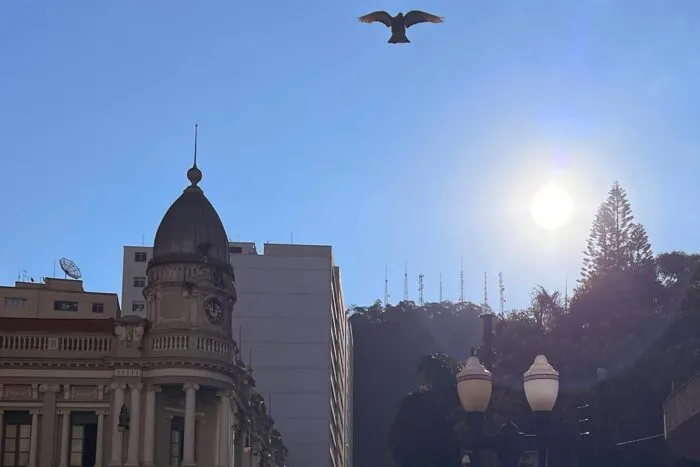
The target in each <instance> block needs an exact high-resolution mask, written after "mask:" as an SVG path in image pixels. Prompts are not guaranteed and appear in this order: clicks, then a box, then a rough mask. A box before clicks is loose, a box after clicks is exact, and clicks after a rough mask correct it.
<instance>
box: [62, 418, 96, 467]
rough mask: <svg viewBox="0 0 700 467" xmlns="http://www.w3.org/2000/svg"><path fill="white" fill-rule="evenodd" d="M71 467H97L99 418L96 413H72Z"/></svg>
mask: <svg viewBox="0 0 700 467" xmlns="http://www.w3.org/2000/svg"><path fill="white" fill-rule="evenodd" d="M70 418H71V427H70V457H69V464H68V465H69V466H70V467H83V466H86V465H95V455H96V449H97V420H96V419H97V416H96V415H95V413H94V412H73V413H71V417H70Z"/></svg>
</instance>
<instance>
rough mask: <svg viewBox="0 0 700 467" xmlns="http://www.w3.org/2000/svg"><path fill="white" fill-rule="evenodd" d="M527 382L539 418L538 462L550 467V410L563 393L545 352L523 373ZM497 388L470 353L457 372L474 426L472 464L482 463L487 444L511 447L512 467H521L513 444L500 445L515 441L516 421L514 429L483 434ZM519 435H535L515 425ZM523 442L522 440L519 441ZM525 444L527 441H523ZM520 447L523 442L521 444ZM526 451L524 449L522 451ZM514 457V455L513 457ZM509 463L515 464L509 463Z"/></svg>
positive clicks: (525, 437) (503, 448)
mask: <svg viewBox="0 0 700 467" xmlns="http://www.w3.org/2000/svg"><path fill="white" fill-rule="evenodd" d="M523 384H524V389H525V397H526V399H527V402H528V404H529V405H530V408H531V409H532V411H533V412H534V413H535V417H536V421H537V436H536V437H534V438H535V439H536V442H537V446H536V449H537V454H538V466H539V467H547V438H548V428H549V422H550V413H551V411H552V409H553V408H554V404H555V403H556V401H557V396H558V394H559V373H558V372H557V371H556V370H555V369H554V368H553V367H552V365H550V364H549V362H548V361H547V358H546V357H545V356H544V355H538V356H537V357H535V361H534V362H533V364H532V366H530V368H529V369H528V370H527V371H526V372H525V373H524V374H523ZM492 391H493V376H492V374H491V372H490V371H489V370H487V369H486V368H485V367H484V366H483V365H482V364H481V362H479V359H478V358H477V357H475V356H471V357H469V359H468V360H467V363H466V364H465V366H464V368H463V369H462V371H460V373H459V374H458V375H457V392H458V394H459V400H460V402H461V404H462V408H463V409H464V411H465V412H466V416H467V423H468V424H469V428H470V430H469V431H470V435H471V436H470V440H469V444H470V451H471V454H472V455H471V456H470V459H471V461H472V463H471V465H473V466H475V467H480V463H481V456H480V453H481V451H483V450H485V449H484V448H485V447H489V448H490V449H491V450H498V451H501V452H506V451H508V455H507V456H506V457H508V458H509V459H508V463H510V462H512V463H513V466H512V467H517V465H518V460H519V457H520V455H519V454H518V455H517V456H514V455H511V454H513V453H512V452H511V451H512V450H513V449H511V448H512V447H513V446H499V444H501V440H503V441H507V443H508V444H511V445H512V444H514V443H515V440H513V439H512V436H513V434H511V433H510V431H513V429H515V426H514V425H513V426H512V427H511V430H510V431H506V432H503V433H500V434H498V435H496V436H492V437H485V436H484V434H483V429H484V422H485V415H486V409H487V408H488V405H489V402H490V400H491V393H492ZM515 435H517V436H518V438H519V439H520V438H522V440H523V441H528V440H530V439H532V437H531V436H528V435H522V434H521V433H519V432H517V429H515ZM517 444H518V445H520V444H521V443H519V442H518V443H517ZM523 444H524V443H523ZM518 449H520V446H519V447H518ZM519 452H522V451H519ZM510 458H513V459H512V460H511V459H510ZM505 467H511V466H510V465H507V466H505Z"/></svg>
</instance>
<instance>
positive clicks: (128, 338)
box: [114, 316, 148, 348]
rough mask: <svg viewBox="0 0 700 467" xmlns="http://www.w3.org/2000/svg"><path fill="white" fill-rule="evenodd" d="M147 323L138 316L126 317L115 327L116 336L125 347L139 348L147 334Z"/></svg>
mask: <svg viewBox="0 0 700 467" xmlns="http://www.w3.org/2000/svg"><path fill="white" fill-rule="evenodd" d="M147 323H148V321H146V320H145V319H143V318H140V317H136V316H125V317H124V318H123V319H122V320H121V321H119V323H118V324H117V325H116V326H115V327H114V334H116V336H117V337H118V338H119V343H120V344H121V345H123V346H124V347H134V346H135V347H139V348H141V343H142V341H143V336H144V334H145V333H146V324H147Z"/></svg>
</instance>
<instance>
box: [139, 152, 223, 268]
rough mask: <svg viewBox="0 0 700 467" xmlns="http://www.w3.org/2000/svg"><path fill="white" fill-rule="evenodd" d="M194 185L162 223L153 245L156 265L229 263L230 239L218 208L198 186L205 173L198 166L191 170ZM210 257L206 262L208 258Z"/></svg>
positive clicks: (170, 210) (181, 196) (189, 187)
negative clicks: (204, 262) (190, 262)
mask: <svg viewBox="0 0 700 467" xmlns="http://www.w3.org/2000/svg"><path fill="white" fill-rule="evenodd" d="M187 178H188V179H189V180H190V182H191V183H192V184H191V185H190V186H188V187H187V188H185V191H184V192H183V193H182V195H180V197H179V198H178V199H176V200H175V202H174V203H173V204H172V205H171V206H170V209H168V212H166V213H165V216H163V220H162V221H160V225H159V226H158V230H157V232H156V238H155V240H154V242H153V260H152V261H153V263H154V264H157V263H163V262H169V261H193V262H201V261H208V262H218V263H223V264H224V265H228V264H229V256H228V254H229V253H228V237H227V236H226V230H224V225H223V224H222V223H221V219H220V218H219V215H218V214H217V213H216V210H215V209H214V206H212V205H211V203H210V202H209V200H208V199H207V197H206V196H204V192H203V191H202V189H201V188H199V187H198V186H197V183H199V181H200V180H201V179H202V172H201V171H200V170H199V169H198V168H197V165H196V164H195V165H194V166H193V167H192V168H191V169H190V170H188V171H187ZM205 257H206V260H204V258H205Z"/></svg>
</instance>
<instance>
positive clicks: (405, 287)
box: [403, 261, 408, 302]
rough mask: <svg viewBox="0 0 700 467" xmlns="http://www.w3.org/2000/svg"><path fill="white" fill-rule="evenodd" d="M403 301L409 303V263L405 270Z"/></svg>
mask: <svg viewBox="0 0 700 467" xmlns="http://www.w3.org/2000/svg"><path fill="white" fill-rule="evenodd" d="M403 301H404V302H407V301H408V261H406V264H405V265H404V268H403Z"/></svg>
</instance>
